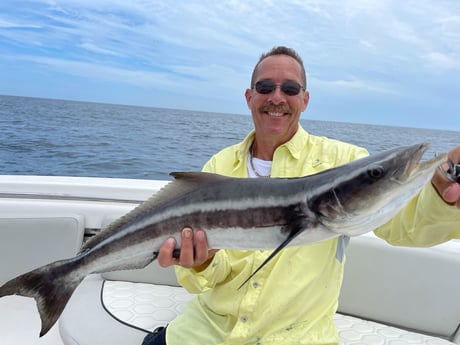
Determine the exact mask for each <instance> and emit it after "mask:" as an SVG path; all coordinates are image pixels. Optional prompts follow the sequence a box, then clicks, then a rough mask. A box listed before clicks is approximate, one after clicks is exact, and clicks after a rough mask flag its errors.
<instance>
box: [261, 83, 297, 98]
mask: <svg viewBox="0 0 460 345" xmlns="http://www.w3.org/2000/svg"><path fill="white" fill-rule="evenodd" d="M278 85H279V86H280V88H281V91H283V93H285V94H286V95H288V96H296V95H298V94H299V92H300V90H305V88H304V87H303V86H302V85H300V84H299V83H296V82H295V81H292V80H288V81H285V82H284V83H282V84H277V83H275V82H274V81H272V80H261V81H258V82H257V83H255V85H254V88H255V89H256V91H257V92H258V93H260V94H262V95H267V94H269V93H271V92H273V91H275V89H276V87H277V86H278Z"/></svg>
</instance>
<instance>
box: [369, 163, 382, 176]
mask: <svg viewBox="0 0 460 345" xmlns="http://www.w3.org/2000/svg"><path fill="white" fill-rule="evenodd" d="M367 174H368V175H369V176H370V177H372V178H380V177H382V176H383V175H384V170H383V168H382V167H381V166H380V165H375V166H372V167H370V168H369V169H367Z"/></svg>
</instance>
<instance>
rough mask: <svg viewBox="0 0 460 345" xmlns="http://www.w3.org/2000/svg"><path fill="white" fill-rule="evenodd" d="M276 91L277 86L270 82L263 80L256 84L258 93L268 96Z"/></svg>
mask: <svg viewBox="0 0 460 345" xmlns="http://www.w3.org/2000/svg"><path fill="white" fill-rule="evenodd" d="M275 89H276V84H275V83H274V82H272V81H270V80H261V81H258V82H257V83H256V91H257V92H258V93H261V94H264V95H266V94H268V93H270V92H272V91H273V90H275Z"/></svg>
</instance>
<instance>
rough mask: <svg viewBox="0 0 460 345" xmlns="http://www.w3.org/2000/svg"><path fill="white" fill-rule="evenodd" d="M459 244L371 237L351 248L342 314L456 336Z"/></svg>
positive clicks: (459, 301) (359, 239) (459, 305)
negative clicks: (408, 243)
mask: <svg viewBox="0 0 460 345" xmlns="http://www.w3.org/2000/svg"><path fill="white" fill-rule="evenodd" d="M459 253H460V241H456V240H454V241H449V242H446V243H444V244H442V245H438V246H435V247H431V248H407V247H395V246H391V245H389V244H387V243H386V242H384V241H382V240H381V239H379V238H377V237H376V236H375V235H373V234H372V233H369V234H365V235H363V236H359V237H354V238H352V239H351V241H350V245H349V248H348V249H347V259H346V260H347V261H346V265H345V274H344V280H343V284H342V289H341V295H340V300H339V312H342V313H345V314H348V315H353V316H357V317H360V318H365V319H370V320H375V321H378V322H383V323H391V324H393V325H396V326H397V327H400V328H405V329H412V330H415V331H418V332H425V333H430V334H436V335H437V336H441V337H451V336H452V335H453V334H454V333H455V332H456V330H457V329H458V328H459V325H460V298H459V287H460V255H459Z"/></svg>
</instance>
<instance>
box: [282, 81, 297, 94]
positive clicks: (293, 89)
mask: <svg viewBox="0 0 460 345" xmlns="http://www.w3.org/2000/svg"><path fill="white" fill-rule="evenodd" d="M301 89H302V86H300V85H299V84H297V83H296V82H294V81H287V82H285V83H283V84H282V85H281V91H283V92H284V93H285V94H286V95H288V96H295V95H298V94H299V92H300V90H301Z"/></svg>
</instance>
